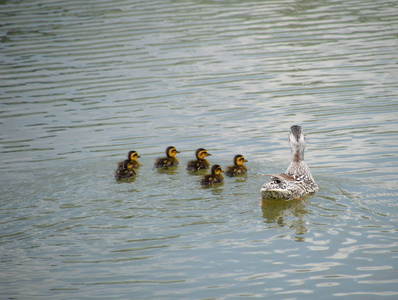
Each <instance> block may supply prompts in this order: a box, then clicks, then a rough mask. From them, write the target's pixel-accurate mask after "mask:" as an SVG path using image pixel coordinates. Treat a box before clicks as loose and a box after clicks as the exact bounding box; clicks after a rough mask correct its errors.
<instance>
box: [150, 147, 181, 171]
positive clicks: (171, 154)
mask: <svg viewBox="0 0 398 300" xmlns="http://www.w3.org/2000/svg"><path fill="white" fill-rule="evenodd" d="M177 153H180V151H178V150H177V149H176V148H175V147H173V146H170V147H167V149H166V157H161V158H158V159H157V160H156V161H155V164H154V167H155V168H168V167H173V166H177V165H178V159H177V158H176V157H175V155H176V154H177Z"/></svg>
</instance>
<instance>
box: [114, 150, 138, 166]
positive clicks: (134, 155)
mask: <svg viewBox="0 0 398 300" xmlns="http://www.w3.org/2000/svg"><path fill="white" fill-rule="evenodd" d="M140 157H141V156H139V155H138V153H137V151H134V150H131V151H129V153H127V159H128V160H129V161H131V163H132V164H133V168H134V169H138V168H139V167H140V163H139V162H138V161H137V158H140ZM123 164H124V161H121V162H118V164H117V168H118V169H121V168H123Z"/></svg>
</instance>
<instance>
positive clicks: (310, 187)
mask: <svg viewBox="0 0 398 300" xmlns="http://www.w3.org/2000/svg"><path fill="white" fill-rule="evenodd" d="M289 146H290V150H291V154H292V162H291V163H290V165H289V167H288V168H287V170H286V172H285V173H281V174H275V175H270V176H271V178H270V180H269V181H268V182H266V183H264V185H263V186H262V188H261V191H260V192H261V198H262V199H263V200H266V199H270V200H291V199H297V198H302V197H304V196H309V195H312V194H314V193H315V192H316V191H318V190H319V187H318V185H317V184H316V182H315V180H314V178H313V177H312V175H311V171H310V168H309V167H308V166H307V164H306V163H305V161H304V149H305V139H304V134H303V132H302V130H301V126H298V125H294V126H292V127H290V134H289Z"/></svg>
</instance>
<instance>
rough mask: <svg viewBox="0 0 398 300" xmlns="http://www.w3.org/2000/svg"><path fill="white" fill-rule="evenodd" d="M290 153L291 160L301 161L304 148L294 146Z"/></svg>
mask: <svg viewBox="0 0 398 300" xmlns="http://www.w3.org/2000/svg"><path fill="white" fill-rule="evenodd" d="M291 153H292V162H297V163H299V162H301V161H303V160H304V148H301V147H300V148H294V149H292V151H291Z"/></svg>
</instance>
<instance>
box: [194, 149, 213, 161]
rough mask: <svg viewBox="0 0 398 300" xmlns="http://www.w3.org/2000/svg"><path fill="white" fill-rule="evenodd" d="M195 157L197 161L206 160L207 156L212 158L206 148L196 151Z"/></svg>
mask: <svg viewBox="0 0 398 300" xmlns="http://www.w3.org/2000/svg"><path fill="white" fill-rule="evenodd" d="M195 155H196V158H197V159H205V157H206V156H211V154H210V153H207V150H206V149H204V148H199V149H198V150H196V153H195Z"/></svg>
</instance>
